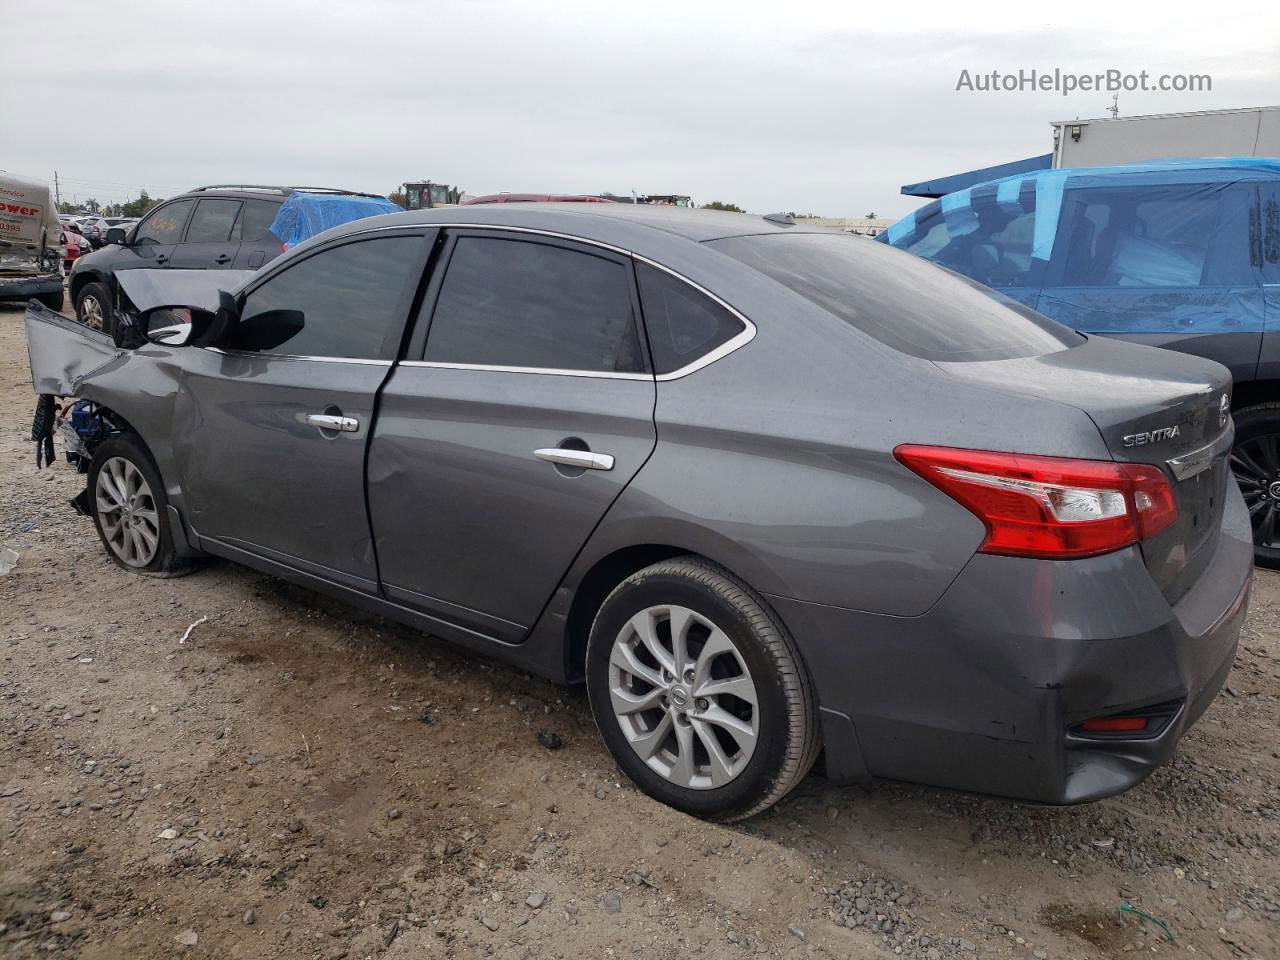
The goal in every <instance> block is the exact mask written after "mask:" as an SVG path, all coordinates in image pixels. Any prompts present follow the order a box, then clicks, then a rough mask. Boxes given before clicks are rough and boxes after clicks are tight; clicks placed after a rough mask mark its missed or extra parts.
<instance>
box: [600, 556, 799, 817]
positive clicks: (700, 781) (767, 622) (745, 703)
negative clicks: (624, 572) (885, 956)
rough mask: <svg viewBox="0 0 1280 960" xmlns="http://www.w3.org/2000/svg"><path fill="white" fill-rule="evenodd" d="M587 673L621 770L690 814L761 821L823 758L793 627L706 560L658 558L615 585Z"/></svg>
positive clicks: (602, 613)
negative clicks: (789, 629) (761, 815)
mask: <svg viewBox="0 0 1280 960" xmlns="http://www.w3.org/2000/svg"><path fill="white" fill-rule="evenodd" d="M586 672H587V693H588V696H589V698H590V700H591V711H592V713H593V714H594V716H595V719H596V724H597V726H598V727H599V728H600V733H601V736H602V737H603V739H604V742H605V745H606V746H607V747H608V748H609V750H610V752H611V753H612V754H613V756H614V759H616V760H617V762H618V765H619V766H620V767H621V768H622V769H623V771H625V772H626V773H627V775H628V776H630V777H631V779H632V780H633V781H635V783H636V784H637V785H638V786H639V787H640V788H641V789H642V790H644V791H645V793H647V794H649V795H650V796H651V797H653V798H655V799H656V800H659V801H661V802H662V803H665V804H668V805H669V806H672V807H675V808H677V809H679V810H683V811H684V812H686V813H690V814H693V815H694V816H699V817H705V818H708V819H713V820H721V821H731V820H741V819H744V818H746V817H750V816H752V815H754V814H756V813H759V812H760V811H761V810H764V809H766V808H767V807H769V806H771V805H773V804H774V803H776V802H777V801H778V800H780V799H782V797H784V796H785V795H786V794H787V793H788V792H789V791H790V790H791V789H792V788H793V787H794V786H795V785H796V784H798V783H799V782H800V781H801V779H803V777H804V775H805V774H806V773H808V771H809V768H810V767H812V766H813V762H814V760H815V759H816V757H817V755H818V747H819V738H818V719H817V705H816V702H815V698H814V694H813V687H812V684H811V683H810V680H809V675H808V672H807V671H806V670H805V667H804V663H803V662H802V661H801V659H800V655H799V653H798V651H797V650H796V648H795V644H794V642H793V641H792V639H791V637H790V635H789V634H788V633H787V631H786V628H785V627H784V626H783V625H782V623H781V622H780V621H778V619H777V618H776V617H775V616H774V614H773V613H772V612H771V611H770V610H769V609H768V606H767V605H766V603H765V601H764V599H763V598H762V597H760V596H759V595H758V594H756V593H755V592H754V591H753V590H751V588H749V587H748V586H747V585H746V584H744V583H742V582H741V581H740V580H738V579H737V578H735V577H734V576H733V575H731V574H730V573H728V572H727V571H725V570H723V569H721V568H720V567H717V566H715V565H714V564H711V563H708V562H707V561H704V560H701V559H697V558H693V557H683V558H676V559H673V560H667V561H663V562H661V563H657V564H654V565H653V566H650V567H646V568H645V569H644V570H641V571H639V572H638V573H635V574H633V575H632V576H630V577H628V578H627V579H626V580H624V581H623V582H622V583H621V584H619V585H618V587H617V588H615V589H614V591H613V592H612V593H611V594H609V596H608V598H606V600H605V601H604V603H603V604H602V605H601V607H600V611H599V613H598V614H597V615H596V618H595V622H594V623H593V624H592V627H591V637H590V639H589V641H588V645H587V671H586Z"/></svg>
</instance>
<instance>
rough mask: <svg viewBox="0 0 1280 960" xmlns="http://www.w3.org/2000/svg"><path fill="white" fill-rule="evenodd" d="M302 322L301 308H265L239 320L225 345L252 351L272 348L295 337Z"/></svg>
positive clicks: (302, 324) (299, 330) (300, 328)
mask: <svg viewBox="0 0 1280 960" xmlns="http://www.w3.org/2000/svg"><path fill="white" fill-rule="evenodd" d="M304 324H305V319H304V317H303V313H302V311H301V310H267V311H265V312H264V313H257V314H254V315H253V316H251V317H247V318H244V319H242V320H240V322H239V323H237V324H236V325H235V327H233V328H232V330H231V335H230V336H229V337H227V344H226V345H227V346H228V347H230V348H231V349H232V350H248V351H251V352H254V353H256V352H259V351H262V350H274V349H275V348H276V347H278V346H280V345H281V344H282V343H287V342H288V341H290V340H292V339H293V338H294V337H296V336H297V335H298V334H299V333H300V332H301V330H302V328H303V326H304Z"/></svg>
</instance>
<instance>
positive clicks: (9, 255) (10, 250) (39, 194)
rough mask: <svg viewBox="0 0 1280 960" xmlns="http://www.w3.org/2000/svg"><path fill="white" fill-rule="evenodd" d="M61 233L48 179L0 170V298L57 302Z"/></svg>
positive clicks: (54, 304) (54, 305)
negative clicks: (19, 175) (23, 176)
mask: <svg viewBox="0 0 1280 960" xmlns="http://www.w3.org/2000/svg"><path fill="white" fill-rule="evenodd" d="M61 236H62V226H61V224H59V223H58V213H57V210H55V209H54V205H53V202H52V198H51V197H50V196H49V185H48V184H45V183H40V182H39V181H36V180H28V179H25V178H22V177H15V176H13V175H12V174H8V173H4V172H0V300H29V299H31V298H32V297H35V298H37V299H39V300H40V301H41V302H42V303H44V304H45V305H46V306H49V307H52V308H53V309H55V310H60V309H61V308H62V269H61V267H62V249H61V243H60V238H61Z"/></svg>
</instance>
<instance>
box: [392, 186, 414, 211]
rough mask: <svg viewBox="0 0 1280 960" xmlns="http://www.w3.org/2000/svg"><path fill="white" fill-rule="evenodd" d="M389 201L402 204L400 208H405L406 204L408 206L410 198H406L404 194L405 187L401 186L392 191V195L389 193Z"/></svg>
mask: <svg viewBox="0 0 1280 960" xmlns="http://www.w3.org/2000/svg"><path fill="white" fill-rule="evenodd" d="M387 199H388V200H390V201H391V202H392V203H398V204H400V206H402V207H403V206H405V205H406V204H408V202H409V198H408V197H406V196H405V194H404V187H403V185H401V186H399V187H396V188H395V189H394V190H392V191H391V192H390V193H388V194H387Z"/></svg>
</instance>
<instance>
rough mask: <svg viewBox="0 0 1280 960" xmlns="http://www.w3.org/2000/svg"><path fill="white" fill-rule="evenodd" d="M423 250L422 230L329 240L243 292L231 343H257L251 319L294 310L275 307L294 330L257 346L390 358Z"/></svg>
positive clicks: (242, 346) (291, 352)
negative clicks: (279, 339)
mask: <svg viewBox="0 0 1280 960" xmlns="http://www.w3.org/2000/svg"><path fill="white" fill-rule="evenodd" d="M422 250H423V240H422V238H421V237H381V238H377V239H373V240H361V241H357V242H355V243H347V244H343V245H342V246H339V247H330V248H328V249H326V250H322V251H320V252H319V253H317V254H314V255H312V256H309V257H307V258H305V259H303V260H301V261H300V262H298V263H295V264H293V265H292V266H289V267H286V268H285V269H284V270H282V271H281V272H279V273H277V274H274V275H273V276H272V277H270V278H269V279H268V280H267V281H265V282H264V283H263V284H262V285H261V286H259V287H256V288H255V289H254V290H253V291H252V292H250V293H249V295H248V296H247V297H246V298H245V302H244V306H243V308H242V309H241V311H240V317H241V319H240V324H239V325H238V327H237V332H236V333H234V334H233V336H232V338H231V342H230V344H229V346H230V347H231V348H232V349H235V350H242V351H243V350H255V347H254V346H253V341H252V339H251V337H252V330H253V328H254V324H253V321H254V320H255V318H260V317H262V316H263V315H264V314H268V313H274V312H277V311H278V312H280V314H283V313H284V312H288V313H289V314H290V315H289V316H288V317H283V316H280V314H277V317H278V319H276V320H273V321H272V322H273V323H281V324H287V325H288V326H291V327H297V329H296V331H295V332H294V333H293V335H292V336H290V337H288V339H286V340H284V341H283V342H280V343H277V344H275V345H273V346H271V347H268V348H261V349H257V351H256V352H261V353H267V354H276V355H284V356H295V357H333V358H344V359H354V360H390V359H392V358H394V356H395V354H396V351H397V350H398V349H399V346H400V334H401V333H402V332H403V329H404V314H403V312H402V310H403V309H404V307H403V303H404V300H405V296H406V292H407V289H408V288H407V284H408V283H409V282H410V280H411V278H412V276H413V274H414V273H415V272H416V271H415V268H417V267H419V266H420V262H421V256H422ZM298 321H301V323H300V324H299V323H298ZM266 322H267V321H264V320H260V321H259V325H263V324H265V323H266Z"/></svg>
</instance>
